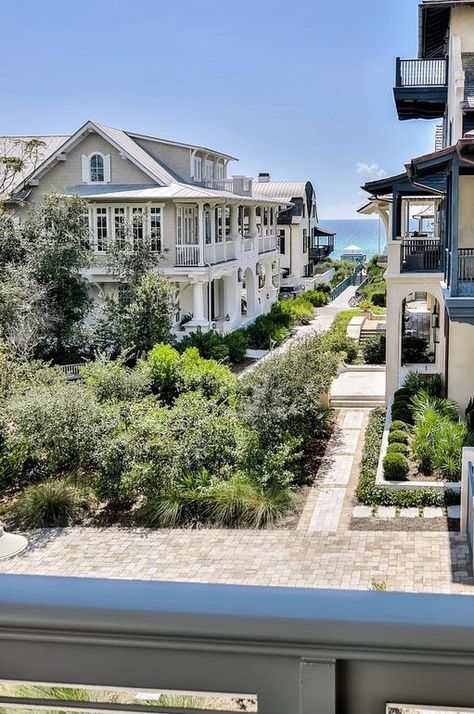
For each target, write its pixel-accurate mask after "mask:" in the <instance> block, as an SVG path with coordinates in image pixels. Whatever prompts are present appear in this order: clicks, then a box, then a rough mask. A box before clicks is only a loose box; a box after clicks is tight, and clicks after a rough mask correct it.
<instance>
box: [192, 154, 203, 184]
mask: <svg viewBox="0 0 474 714" xmlns="http://www.w3.org/2000/svg"><path fill="white" fill-rule="evenodd" d="M193 176H194V180H195V181H202V159H201V157H200V156H195V157H194V171H193Z"/></svg>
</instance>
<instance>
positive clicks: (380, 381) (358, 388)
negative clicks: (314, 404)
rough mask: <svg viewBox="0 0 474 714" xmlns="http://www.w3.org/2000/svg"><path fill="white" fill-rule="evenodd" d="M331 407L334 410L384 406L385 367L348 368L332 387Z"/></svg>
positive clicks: (364, 366)
mask: <svg viewBox="0 0 474 714" xmlns="http://www.w3.org/2000/svg"><path fill="white" fill-rule="evenodd" d="M329 405H330V406H331V407H333V408H334V409H351V408H352V409H374V408H375V407H379V406H384V405H385V367H381V366H375V365H374V366H370V365H363V366H360V367H359V366H350V367H346V368H345V369H344V371H342V372H340V373H339V375H338V376H337V377H336V379H335V380H334V382H333V383H332V385H331V390H330V393H329Z"/></svg>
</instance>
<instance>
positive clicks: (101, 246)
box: [95, 208, 107, 251]
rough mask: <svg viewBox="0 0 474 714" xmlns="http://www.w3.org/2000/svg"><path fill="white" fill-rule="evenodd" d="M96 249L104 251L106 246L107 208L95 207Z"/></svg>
mask: <svg viewBox="0 0 474 714" xmlns="http://www.w3.org/2000/svg"><path fill="white" fill-rule="evenodd" d="M95 213H96V216H95V220H96V237H97V250H99V251H104V250H106V248H107V209H106V208H96V209H95Z"/></svg>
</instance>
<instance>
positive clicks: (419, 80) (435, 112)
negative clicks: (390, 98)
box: [393, 57, 448, 120]
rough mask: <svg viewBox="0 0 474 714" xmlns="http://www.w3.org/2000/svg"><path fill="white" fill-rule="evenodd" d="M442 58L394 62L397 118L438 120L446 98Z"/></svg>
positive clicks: (445, 77)
mask: <svg viewBox="0 0 474 714" xmlns="http://www.w3.org/2000/svg"><path fill="white" fill-rule="evenodd" d="M447 77H448V74H447V60H446V59H400V57H397V61H396V77H395V87H394V89H393V94H394V98H395V105H396V107H397V112H398V118H399V119H401V120H405V119H438V118H440V117H442V116H443V115H444V111H445V108H446V102H447V99H448V82H447Z"/></svg>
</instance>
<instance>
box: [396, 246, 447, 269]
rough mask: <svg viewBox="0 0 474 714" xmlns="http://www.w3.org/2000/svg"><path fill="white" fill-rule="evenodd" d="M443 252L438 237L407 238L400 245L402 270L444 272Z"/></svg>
mask: <svg viewBox="0 0 474 714" xmlns="http://www.w3.org/2000/svg"><path fill="white" fill-rule="evenodd" d="M442 255H443V252H442V250H441V243H440V242H439V241H438V240H436V239H433V240H431V239H419V238H406V239H404V240H402V243H401V246H400V272H402V273H405V272H408V273H427V272H433V273H437V272H442V270H443V263H442Z"/></svg>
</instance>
